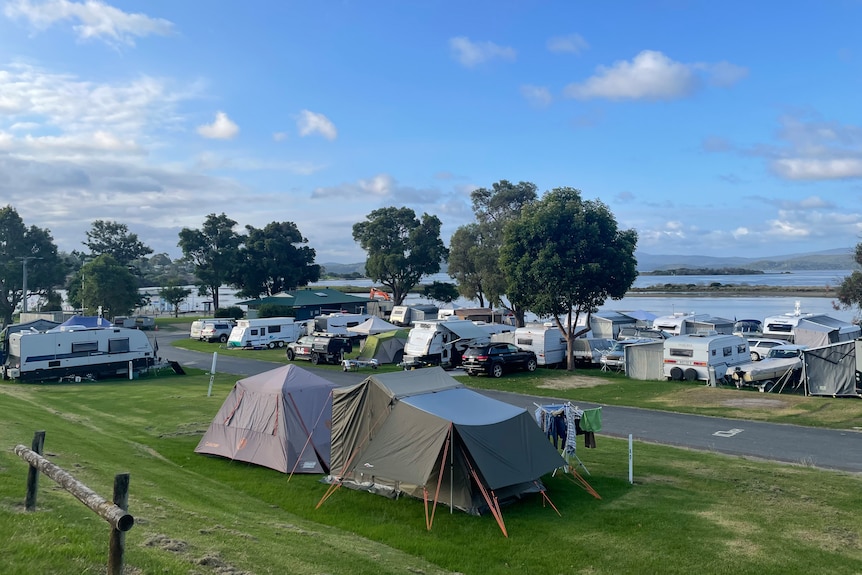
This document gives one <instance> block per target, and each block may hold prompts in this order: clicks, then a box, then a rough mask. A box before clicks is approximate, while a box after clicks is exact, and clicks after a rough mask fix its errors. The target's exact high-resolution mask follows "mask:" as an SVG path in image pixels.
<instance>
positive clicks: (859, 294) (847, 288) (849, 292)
mask: <svg viewBox="0 0 862 575" xmlns="http://www.w3.org/2000/svg"><path fill="white" fill-rule="evenodd" d="M853 259H854V260H855V261H856V263H857V264H859V265H860V266H862V243H859V244H856V251H855V252H854V254H853ZM836 291H837V293H838V303H839V304H841V305H842V306H843V307H844V308H845V309H850V308H852V307H854V306H856V307H857V308H862V272H860V271H858V270H856V271H853V272H852V273H851V274H850V275H849V276H847V277H845V278H844V280H843V281H842V282H841V284H840V285H839V286H838V288H837V290H836Z"/></svg>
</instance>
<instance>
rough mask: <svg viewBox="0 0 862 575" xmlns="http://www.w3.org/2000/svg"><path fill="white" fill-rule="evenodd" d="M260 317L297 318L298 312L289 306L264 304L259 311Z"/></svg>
mask: <svg viewBox="0 0 862 575" xmlns="http://www.w3.org/2000/svg"><path fill="white" fill-rule="evenodd" d="M257 316H258V317H296V311H295V310H294V309H293V307H291V306H289V305H278V304H274V303H265V304H262V305H261V306H260V307H259V308H258V310H257Z"/></svg>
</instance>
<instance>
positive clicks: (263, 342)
mask: <svg viewBox="0 0 862 575" xmlns="http://www.w3.org/2000/svg"><path fill="white" fill-rule="evenodd" d="M309 325H313V322H312V321H311V320H308V321H296V320H295V319H294V318H292V317H266V318H255V319H241V320H238V321H237V322H236V325H235V326H234V328H233V329H232V330H230V337H229V338H228V339H227V345H228V347H243V348H258V349H259V348H262V347H268V348H269V349H273V348H276V347H284V346H286V345H287V344H289V343H290V342H292V341H296V340H298V339H299V338H300V337H302V336H303V335H308V333H309V331H308V328H309Z"/></svg>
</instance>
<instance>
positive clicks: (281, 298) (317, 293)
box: [237, 288, 372, 320]
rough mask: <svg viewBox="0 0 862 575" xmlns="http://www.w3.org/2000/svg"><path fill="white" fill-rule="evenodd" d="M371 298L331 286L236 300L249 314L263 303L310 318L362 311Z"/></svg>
mask: <svg viewBox="0 0 862 575" xmlns="http://www.w3.org/2000/svg"><path fill="white" fill-rule="evenodd" d="M371 301H372V300H371V299H369V298H368V297H367V296H355V295H352V294H346V293H343V292H340V291H338V290H336V289H332V288H303V289H298V290H291V291H285V292H281V293H279V294H276V295H272V296H268V297H264V298H259V299H250V300H246V301H241V302H237V305H246V306H248V309H249V316H252V315H253V314H256V311H257V310H258V309H259V308H260V306H262V305H264V304H272V305H281V306H286V307H289V308H293V311H294V313H295V317H296V319H297V320H304V319H312V318H315V317H317V316H319V315H324V314H330V313H363V312H365V309H366V307H367V306H368V304H369V303H370V302H371Z"/></svg>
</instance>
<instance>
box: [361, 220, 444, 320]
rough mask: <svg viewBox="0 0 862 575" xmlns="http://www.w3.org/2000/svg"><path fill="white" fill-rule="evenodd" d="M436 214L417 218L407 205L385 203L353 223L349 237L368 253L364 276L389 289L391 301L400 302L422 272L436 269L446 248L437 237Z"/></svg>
mask: <svg viewBox="0 0 862 575" xmlns="http://www.w3.org/2000/svg"><path fill="white" fill-rule="evenodd" d="M440 227H441V223H440V220H439V218H437V216H433V215H428V214H423V215H422V218H421V220H420V219H419V218H417V217H416V214H415V212H414V211H413V210H411V209H410V208H406V207H402V208H396V207H387V208H380V209H377V210H374V211H372V212H371V213H370V214H368V215H367V216H366V220H365V221H364V222H359V223H356V224H354V226H353V239H354V240H356V241H357V242H359V245H360V246H361V247H362V249H363V250H365V251H366V253H367V254H368V259H367V260H366V262H365V271H366V273H367V274H368V277H369V278H371V279H372V280H373V281H375V282H379V283H381V284H383V285H385V286H386V287H388V288H389V289H390V290H391V291H392V301H393V302H394V305H401V303H402V302H403V301H404V298H405V297H406V295H407V293H408V292H409V291H410V289H411V288H413V287H414V286H415V285H416V284H418V283H419V280H420V279H422V276H424V275H428V274H434V273H437V272H439V271H440V264H441V263H442V262H443V261H445V260H446V258H447V256H448V250H447V249H446V247H445V246H444V245H443V241H442V240H441V239H440Z"/></svg>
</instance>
